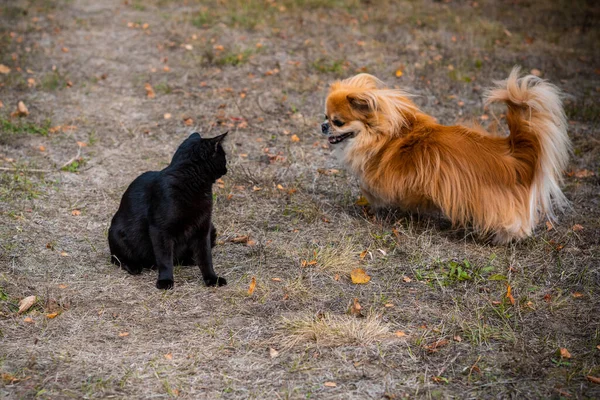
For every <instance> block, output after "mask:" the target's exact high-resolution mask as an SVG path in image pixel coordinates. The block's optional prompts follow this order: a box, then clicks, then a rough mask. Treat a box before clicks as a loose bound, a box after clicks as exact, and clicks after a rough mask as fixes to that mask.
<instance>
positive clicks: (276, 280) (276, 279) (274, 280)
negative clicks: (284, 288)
mask: <svg viewBox="0 0 600 400" xmlns="http://www.w3.org/2000/svg"><path fill="white" fill-rule="evenodd" d="M271 280H272V281H273V282H281V278H271Z"/></svg>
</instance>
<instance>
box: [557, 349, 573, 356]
mask: <svg viewBox="0 0 600 400" xmlns="http://www.w3.org/2000/svg"><path fill="white" fill-rule="evenodd" d="M559 355H560V357H561V358H571V353H569V350H567V349H566V348H564V347H561V348H560V349H559Z"/></svg>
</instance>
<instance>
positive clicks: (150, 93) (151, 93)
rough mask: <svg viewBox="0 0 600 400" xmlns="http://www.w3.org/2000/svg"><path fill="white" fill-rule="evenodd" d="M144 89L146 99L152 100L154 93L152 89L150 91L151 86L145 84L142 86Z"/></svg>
mask: <svg viewBox="0 0 600 400" xmlns="http://www.w3.org/2000/svg"><path fill="white" fill-rule="evenodd" d="M144 88H145V89H146V97H148V98H149V99H153V98H155V97H156V93H154V89H152V86H151V85H150V84H149V83H146V84H145V85H144Z"/></svg>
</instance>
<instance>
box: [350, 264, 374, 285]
mask: <svg viewBox="0 0 600 400" xmlns="http://www.w3.org/2000/svg"><path fill="white" fill-rule="evenodd" d="M350 278H351V279H352V283H355V284H357V285H359V284H363V283H368V282H369V281H370V280H371V277H370V276H369V275H367V273H366V272H365V270H364V269H362V268H354V269H353V270H352V272H350Z"/></svg>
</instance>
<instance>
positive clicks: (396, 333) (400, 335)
mask: <svg viewBox="0 0 600 400" xmlns="http://www.w3.org/2000/svg"><path fill="white" fill-rule="evenodd" d="M394 334H395V335H396V336H397V337H405V336H406V333H404V331H396V332H395V333H394Z"/></svg>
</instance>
